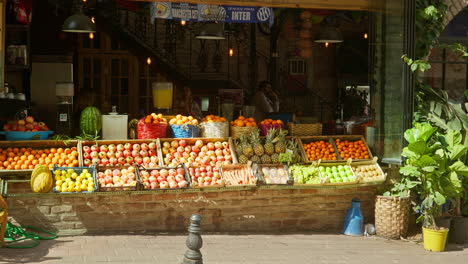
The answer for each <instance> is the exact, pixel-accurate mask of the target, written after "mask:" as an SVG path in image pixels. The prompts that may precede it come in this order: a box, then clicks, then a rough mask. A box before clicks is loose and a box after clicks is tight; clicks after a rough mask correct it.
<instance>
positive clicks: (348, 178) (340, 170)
mask: <svg viewBox="0 0 468 264" xmlns="http://www.w3.org/2000/svg"><path fill="white" fill-rule="evenodd" d="M318 169H319V172H320V177H321V178H326V179H328V182H330V183H349V182H356V180H357V178H356V176H355V175H354V174H353V171H352V170H351V167H350V166H348V165H337V166H326V167H325V166H320V167H319V168H318Z"/></svg>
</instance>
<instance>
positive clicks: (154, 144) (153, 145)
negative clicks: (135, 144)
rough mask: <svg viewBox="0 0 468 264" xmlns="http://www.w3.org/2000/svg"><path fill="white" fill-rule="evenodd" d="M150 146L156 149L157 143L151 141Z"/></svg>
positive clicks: (151, 148)
mask: <svg viewBox="0 0 468 264" xmlns="http://www.w3.org/2000/svg"><path fill="white" fill-rule="evenodd" d="M148 148H149V149H150V150H156V143H154V142H151V143H149V144H148Z"/></svg>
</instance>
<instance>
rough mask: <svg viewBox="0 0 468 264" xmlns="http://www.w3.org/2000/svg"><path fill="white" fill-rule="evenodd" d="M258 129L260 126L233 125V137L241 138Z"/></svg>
mask: <svg viewBox="0 0 468 264" xmlns="http://www.w3.org/2000/svg"><path fill="white" fill-rule="evenodd" d="M257 130H258V127H235V126H231V137H232V138H240V137H241V136H242V135H249V134H251V133H252V132H255V131H257Z"/></svg>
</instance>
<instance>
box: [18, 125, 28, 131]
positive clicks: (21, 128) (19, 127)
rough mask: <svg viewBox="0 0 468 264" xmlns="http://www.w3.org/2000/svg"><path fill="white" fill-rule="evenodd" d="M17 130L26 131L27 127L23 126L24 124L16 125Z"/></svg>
mask: <svg viewBox="0 0 468 264" xmlns="http://www.w3.org/2000/svg"><path fill="white" fill-rule="evenodd" d="M16 130H17V131H26V128H25V127H24V126H22V125H18V126H17V127H16Z"/></svg>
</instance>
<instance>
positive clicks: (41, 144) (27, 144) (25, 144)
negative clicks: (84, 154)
mask: <svg viewBox="0 0 468 264" xmlns="http://www.w3.org/2000/svg"><path fill="white" fill-rule="evenodd" d="M72 147H76V148H77V151H78V166H81V164H80V155H81V153H80V151H79V148H78V141H77V140H70V141H61V140H24V141H0V148H1V149H7V148H32V149H35V150H41V149H47V148H72ZM32 171H33V170H29V169H26V170H0V176H2V175H12V176H14V175H15V176H30V175H31V173H32Z"/></svg>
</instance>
